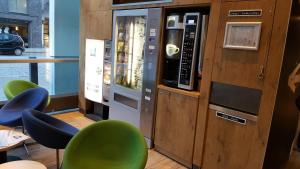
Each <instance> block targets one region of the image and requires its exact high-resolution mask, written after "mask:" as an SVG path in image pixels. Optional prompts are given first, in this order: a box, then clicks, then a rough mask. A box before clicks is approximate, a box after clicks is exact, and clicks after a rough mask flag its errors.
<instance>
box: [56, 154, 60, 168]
mask: <svg viewBox="0 0 300 169" xmlns="http://www.w3.org/2000/svg"><path fill="white" fill-rule="evenodd" d="M56 166H57V169H59V168H60V161H59V149H56Z"/></svg>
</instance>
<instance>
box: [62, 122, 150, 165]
mask: <svg viewBox="0 0 300 169" xmlns="http://www.w3.org/2000/svg"><path fill="white" fill-rule="evenodd" d="M147 158H148V149H147V144H146V142H145V139H144V137H143V135H142V134H141V133H140V131H139V130H138V129H137V128H135V127H134V126H132V125H130V124H128V123H125V122H121V121H115V120H106V121H101V122H98V123H95V124H93V125H90V126H88V127H87V128H85V129H83V130H81V131H80V132H79V133H77V134H76V135H75V136H74V137H73V138H72V140H71V141H70V142H69V144H68V146H67V148H66V150H65V154H64V160H63V167H62V168H63V169H144V168H145V165H146V162H147Z"/></svg>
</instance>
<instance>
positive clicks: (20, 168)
mask: <svg viewBox="0 0 300 169" xmlns="http://www.w3.org/2000/svg"><path fill="white" fill-rule="evenodd" d="M0 169H47V168H46V166H44V165H43V164H41V163H39V162H36V161H28V160H20V161H12V162H8V163H4V164H0Z"/></svg>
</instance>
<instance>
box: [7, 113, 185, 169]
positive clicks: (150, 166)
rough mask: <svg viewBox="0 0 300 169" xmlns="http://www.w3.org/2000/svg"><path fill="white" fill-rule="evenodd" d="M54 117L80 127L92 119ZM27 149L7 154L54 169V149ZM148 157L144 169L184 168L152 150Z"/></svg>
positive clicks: (18, 149) (68, 114)
mask: <svg viewBox="0 0 300 169" xmlns="http://www.w3.org/2000/svg"><path fill="white" fill-rule="evenodd" d="M56 117H57V118H59V119H62V120H64V121H66V122H67V123H70V124H71V125H73V126H75V127H77V128H80V129H81V128H84V127H86V126H88V125H90V124H92V123H93V121H92V120H89V119H87V118H85V117H84V116H82V115H81V114H80V113H66V114H60V115H56ZM28 149H29V152H30V156H27V155H26V152H25V149H24V148H23V147H21V148H17V149H15V150H13V151H10V152H9V155H13V156H18V157H21V158H22V159H30V160H34V161H39V162H41V163H43V164H44V165H46V166H47V168H48V169H56V158H55V157H56V156H55V150H52V149H48V148H46V147H43V146H41V145H38V144H29V146H28ZM60 154H61V157H62V155H63V152H62V151H61V152H60ZM148 157H149V158H148V162H147V166H146V169H186V168H185V167H183V166H181V165H180V164H178V163H176V162H175V161H173V160H171V159H168V158H166V157H165V156H163V155H161V154H159V153H157V152H155V151H154V150H149V154H148Z"/></svg>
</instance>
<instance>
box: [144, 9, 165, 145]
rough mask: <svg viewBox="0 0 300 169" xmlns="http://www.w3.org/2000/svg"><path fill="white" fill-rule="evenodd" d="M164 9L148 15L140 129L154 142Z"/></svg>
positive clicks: (151, 10) (151, 11) (153, 10)
mask: <svg viewBox="0 0 300 169" xmlns="http://www.w3.org/2000/svg"><path fill="white" fill-rule="evenodd" d="M159 18H162V9H160V8H152V9H149V13H148V24H147V39H146V48H145V58H144V74H143V75H144V77H143V88H142V102H141V121H140V127H141V130H142V132H143V133H144V136H145V137H147V138H148V139H150V140H152V136H153V123H154V116H155V102H156V101H155V100H156V94H155V93H156V79H157V64H158V63H157V62H158V56H159V51H160V50H159V49H160V29H161V20H160V19H159Z"/></svg>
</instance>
